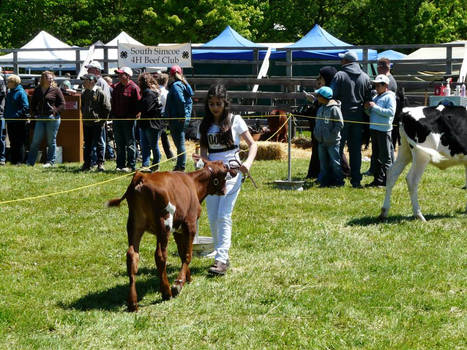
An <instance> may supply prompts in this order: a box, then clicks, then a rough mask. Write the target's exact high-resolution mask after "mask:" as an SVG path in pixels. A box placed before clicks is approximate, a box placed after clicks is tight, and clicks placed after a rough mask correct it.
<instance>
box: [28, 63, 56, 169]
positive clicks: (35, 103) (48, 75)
mask: <svg viewBox="0 0 467 350" xmlns="http://www.w3.org/2000/svg"><path fill="white" fill-rule="evenodd" d="M64 107H65V98H64V97H63V94H62V91H61V90H60V88H58V87H57V84H56V83H55V75H54V73H52V72H49V71H45V72H43V73H42V74H41V80H40V83H39V86H38V87H37V88H36V89H35V90H34V95H33V96H32V100H31V114H32V116H33V117H34V118H35V119H36V125H35V126H34V137H33V139H32V142H31V147H30V149H29V154H28V160H27V164H28V165H31V166H34V164H35V163H36V158H37V152H38V150H39V146H40V144H41V142H42V139H43V138H44V136H46V138H47V147H48V152H47V159H46V163H45V164H44V165H43V167H44V168H47V167H51V166H53V165H54V164H55V151H56V148H57V134H58V128H59V126H60V112H61V111H62V110H63V108H64Z"/></svg>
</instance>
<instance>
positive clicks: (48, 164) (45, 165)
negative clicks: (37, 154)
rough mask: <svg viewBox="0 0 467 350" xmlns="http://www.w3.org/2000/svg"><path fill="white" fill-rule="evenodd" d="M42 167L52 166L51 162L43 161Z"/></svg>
mask: <svg viewBox="0 0 467 350" xmlns="http://www.w3.org/2000/svg"><path fill="white" fill-rule="evenodd" d="M42 167H43V168H50V167H53V164H51V163H45V164H43V165H42Z"/></svg>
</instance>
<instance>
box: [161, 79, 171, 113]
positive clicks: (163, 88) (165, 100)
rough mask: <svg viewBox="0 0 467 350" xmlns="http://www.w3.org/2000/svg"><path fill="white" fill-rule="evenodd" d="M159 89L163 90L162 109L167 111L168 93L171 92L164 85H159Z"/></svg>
mask: <svg viewBox="0 0 467 350" xmlns="http://www.w3.org/2000/svg"><path fill="white" fill-rule="evenodd" d="M159 89H160V91H161V94H160V97H159V99H160V101H159V102H160V103H161V105H162V111H165V104H166V102H167V94H168V93H169V91H167V89H166V88H165V86H163V85H159Z"/></svg>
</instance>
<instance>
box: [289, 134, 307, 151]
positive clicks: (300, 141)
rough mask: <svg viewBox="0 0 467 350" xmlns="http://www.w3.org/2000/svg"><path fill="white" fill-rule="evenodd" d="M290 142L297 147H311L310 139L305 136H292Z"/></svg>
mask: <svg viewBox="0 0 467 350" xmlns="http://www.w3.org/2000/svg"><path fill="white" fill-rule="evenodd" d="M292 144H294V145H295V146H296V147H298V148H303V149H307V148H311V139H310V138H307V137H294V138H293V139H292Z"/></svg>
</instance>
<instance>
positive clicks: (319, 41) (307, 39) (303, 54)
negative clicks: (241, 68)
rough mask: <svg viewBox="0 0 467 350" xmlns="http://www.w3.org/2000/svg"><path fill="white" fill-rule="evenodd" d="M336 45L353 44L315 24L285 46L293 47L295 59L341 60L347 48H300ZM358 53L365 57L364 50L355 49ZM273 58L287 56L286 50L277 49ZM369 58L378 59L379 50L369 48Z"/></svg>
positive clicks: (360, 56) (359, 56) (359, 57)
mask: <svg viewBox="0 0 467 350" xmlns="http://www.w3.org/2000/svg"><path fill="white" fill-rule="evenodd" d="M334 46H352V45H350V44H348V43H346V42H343V41H341V40H339V39H337V38H335V37H333V36H332V35H331V34H329V33H328V32H327V31H325V30H324V29H323V28H321V26H319V25H318V24H315V26H314V27H313V29H311V30H310V31H309V32H308V33H307V34H306V35H305V36H304V37H303V38H301V39H300V40H299V41H297V42H296V43H294V44H292V45H289V46H287V47H285V48H287V49H293V50H294V51H293V56H292V57H293V59H297V58H301V59H307V58H308V59H318V60H339V59H340V58H339V53H343V52H346V50H345V49H336V50H300V49H301V48H306V47H334ZM353 51H355V52H356V53H357V55H358V59H359V60H361V59H362V58H363V51H362V50H360V49H359V50H353ZM271 57H272V58H276V59H277V58H285V51H282V52H280V51H276V52H274V53H272V54H271ZM368 59H370V60H376V59H378V55H377V52H376V51H375V50H368Z"/></svg>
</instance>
